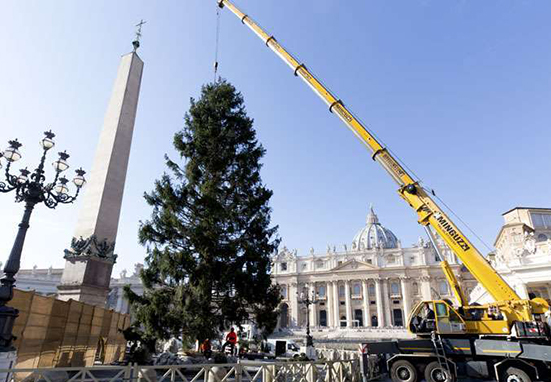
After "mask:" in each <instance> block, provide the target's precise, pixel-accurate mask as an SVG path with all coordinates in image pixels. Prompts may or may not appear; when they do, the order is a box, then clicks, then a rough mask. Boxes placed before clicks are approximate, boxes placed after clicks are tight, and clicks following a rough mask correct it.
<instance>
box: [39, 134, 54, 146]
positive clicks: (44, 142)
mask: <svg viewBox="0 0 551 382" xmlns="http://www.w3.org/2000/svg"><path fill="white" fill-rule="evenodd" d="M44 134H45V135H46V136H45V137H44V138H42V140H41V141H40V146H42V148H43V149H44V150H49V149H51V148H52V147H54V146H55V142H54V140H53V139H52V138H53V134H46V133H44Z"/></svg>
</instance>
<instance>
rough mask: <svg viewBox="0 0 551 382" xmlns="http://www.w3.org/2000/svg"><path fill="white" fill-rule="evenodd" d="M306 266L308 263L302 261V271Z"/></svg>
mask: <svg viewBox="0 0 551 382" xmlns="http://www.w3.org/2000/svg"><path fill="white" fill-rule="evenodd" d="M307 267H308V264H307V263H302V270H303V271H305V270H306V268H307Z"/></svg>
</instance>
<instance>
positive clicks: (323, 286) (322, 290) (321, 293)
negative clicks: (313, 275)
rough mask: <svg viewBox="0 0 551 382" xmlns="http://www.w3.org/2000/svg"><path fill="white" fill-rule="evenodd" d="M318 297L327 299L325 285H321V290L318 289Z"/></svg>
mask: <svg viewBox="0 0 551 382" xmlns="http://www.w3.org/2000/svg"><path fill="white" fill-rule="evenodd" d="M318 295H319V297H322V298H323V297H325V285H321V286H320V287H319V288H318Z"/></svg>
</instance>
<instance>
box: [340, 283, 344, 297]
mask: <svg viewBox="0 0 551 382" xmlns="http://www.w3.org/2000/svg"><path fill="white" fill-rule="evenodd" d="M339 297H344V285H339Z"/></svg>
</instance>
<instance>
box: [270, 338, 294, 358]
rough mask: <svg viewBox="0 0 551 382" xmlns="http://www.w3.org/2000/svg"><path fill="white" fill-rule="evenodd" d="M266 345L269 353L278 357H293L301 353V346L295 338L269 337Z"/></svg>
mask: <svg viewBox="0 0 551 382" xmlns="http://www.w3.org/2000/svg"><path fill="white" fill-rule="evenodd" d="M266 345H267V347H268V349H269V353H270V354H273V355H274V356H276V357H287V358H293V357H298V356H299V355H300V347H299V346H298V344H297V343H296V342H295V341H293V340H283V339H268V341H267V343H266Z"/></svg>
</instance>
